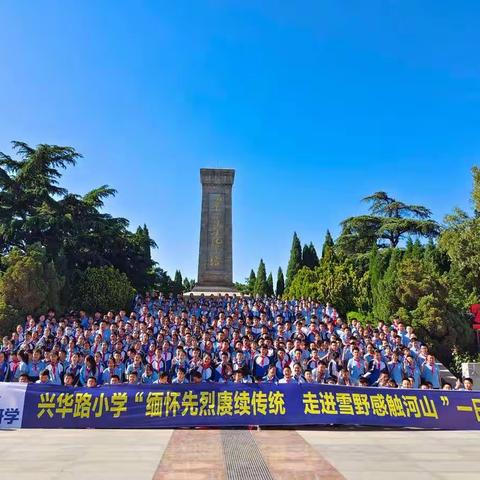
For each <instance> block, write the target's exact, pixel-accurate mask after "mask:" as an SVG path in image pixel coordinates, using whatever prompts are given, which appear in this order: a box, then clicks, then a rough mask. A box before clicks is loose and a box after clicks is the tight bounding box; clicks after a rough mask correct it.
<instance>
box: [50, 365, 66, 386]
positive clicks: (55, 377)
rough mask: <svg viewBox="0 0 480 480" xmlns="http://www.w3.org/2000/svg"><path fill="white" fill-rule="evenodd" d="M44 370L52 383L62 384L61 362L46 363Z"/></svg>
mask: <svg viewBox="0 0 480 480" xmlns="http://www.w3.org/2000/svg"><path fill="white" fill-rule="evenodd" d="M46 370H48V379H49V381H50V383H51V384H52V385H61V384H62V378H63V371H64V368H63V365H62V364H61V363H57V364H56V365H52V364H51V363H50V364H49V365H47V367H46Z"/></svg>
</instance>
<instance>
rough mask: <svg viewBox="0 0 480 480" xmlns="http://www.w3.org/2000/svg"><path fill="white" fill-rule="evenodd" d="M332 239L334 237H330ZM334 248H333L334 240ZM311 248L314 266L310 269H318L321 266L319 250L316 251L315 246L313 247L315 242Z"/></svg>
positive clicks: (311, 243) (311, 244)
mask: <svg viewBox="0 0 480 480" xmlns="http://www.w3.org/2000/svg"><path fill="white" fill-rule="evenodd" d="M330 238H332V237H331V236H330ZM332 246H333V239H332ZM309 248H310V259H311V260H310V261H311V264H312V266H311V267H310V268H317V267H318V266H319V265H320V260H319V258H318V255H317V250H316V249H315V245H313V242H310V245H309Z"/></svg>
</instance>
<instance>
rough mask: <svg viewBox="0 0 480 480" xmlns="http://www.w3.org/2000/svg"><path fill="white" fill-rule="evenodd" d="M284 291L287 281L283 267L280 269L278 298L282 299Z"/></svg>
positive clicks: (277, 289) (278, 273) (278, 274)
mask: <svg viewBox="0 0 480 480" xmlns="http://www.w3.org/2000/svg"><path fill="white" fill-rule="evenodd" d="M284 291H285V279H284V278H283V270H282V267H278V272H277V288H276V292H275V293H276V295H277V297H281V296H282V295H283V292H284Z"/></svg>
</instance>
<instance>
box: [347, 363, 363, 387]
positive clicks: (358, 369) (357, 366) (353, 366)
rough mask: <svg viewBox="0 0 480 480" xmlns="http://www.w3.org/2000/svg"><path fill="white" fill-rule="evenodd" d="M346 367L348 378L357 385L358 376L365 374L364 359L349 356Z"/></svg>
mask: <svg viewBox="0 0 480 480" xmlns="http://www.w3.org/2000/svg"><path fill="white" fill-rule="evenodd" d="M347 369H348V372H349V373H350V379H351V381H352V383H354V384H355V385H357V384H358V383H359V381H360V377H361V376H362V375H364V374H365V361H364V360H361V359H358V360H355V359H354V358H351V359H350V360H349V361H348V363H347Z"/></svg>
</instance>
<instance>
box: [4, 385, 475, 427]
mask: <svg viewBox="0 0 480 480" xmlns="http://www.w3.org/2000/svg"><path fill="white" fill-rule="evenodd" d="M22 387H24V386H23V385H19V384H3V385H1V387H0V388H1V390H0V394H1V397H0V409H1V411H2V421H1V423H0V425H1V427H2V428H15V427H19V426H22V427H23V428H162V427H165V428H175V427H194V426H218V427H224V426H246V425H279V426H282V425H328V424H345V425H372V426H375V425H376V426H384V427H416V428H440V429H457V430H472V429H473V430H477V429H480V392H467V391H445V390H408V389H405V390H404V389H393V388H392V389H389V388H387V389H384V388H375V389H373V388H360V387H342V386H337V385H318V384H301V385H297V384H290V385H270V384H259V385H255V384H254V385H252V384H238V385H237V384H213V383H212V384H205V383H204V384H198V385H194V384H183V385H167V386H165V387H163V386H160V385H139V386H135V385H115V386H113V385H112V386H104V387H97V388H72V387H64V386H55V385H38V384H30V385H28V387H27V389H26V390H25V388H22Z"/></svg>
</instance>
